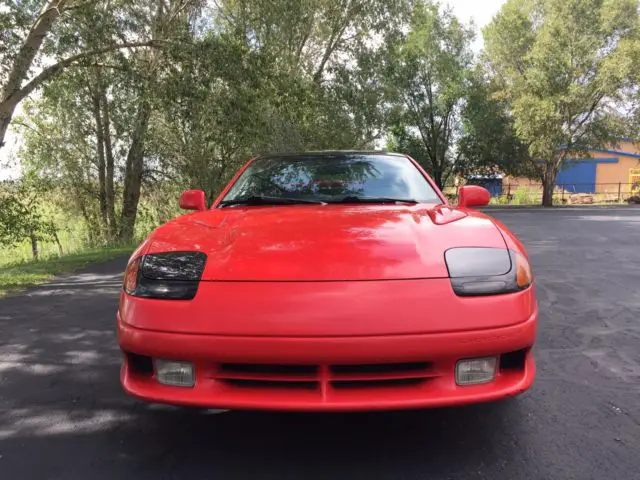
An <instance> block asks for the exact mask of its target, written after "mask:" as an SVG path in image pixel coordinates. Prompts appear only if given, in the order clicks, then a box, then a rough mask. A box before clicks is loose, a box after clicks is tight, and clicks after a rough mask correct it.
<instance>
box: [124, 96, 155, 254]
mask: <svg viewBox="0 0 640 480" xmlns="http://www.w3.org/2000/svg"><path fill="white" fill-rule="evenodd" d="M150 115H151V105H150V104H149V101H148V100H147V99H146V98H143V99H142V100H141V102H140V107H139V109H138V113H137V115H136V124H135V130H134V132H133V137H132V139H131V146H130V147H129V152H128V153H127V162H126V166H125V173H124V191H123V193H122V215H121V217H120V235H119V239H120V241H122V242H125V243H129V242H131V241H132V240H133V231H134V227H135V224H136V216H137V214H138V201H139V200H140V188H141V186H142V170H143V167H144V142H145V136H146V133H147V127H148V126H149V117H150Z"/></svg>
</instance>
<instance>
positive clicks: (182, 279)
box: [123, 252, 207, 300]
mask: <svg viewBox="0 0 640 480" xmlns="http://www.w3.org/2000/svg"><path fill="white" fill-rule="evenodd" d="M206 262H207V256H206V255H205V254H204V253H202V252H167V253H154V254H150V255H144V256H142V257H139V258H137V259H135V260H134V261H133V262H131V263H130V264H129V266H128V267H127V271H126V272H125V280H124V285H123V287H124V289H125V291H126V292H127V293H128V294H129V295H133V296H135V297H143V298H159V299H167V300H191V299H192V298H193V297H195V295H196V292H197V291H198V284H199V283H200V277H202V272H203V271H204V266H205V264H206Z"/></svg>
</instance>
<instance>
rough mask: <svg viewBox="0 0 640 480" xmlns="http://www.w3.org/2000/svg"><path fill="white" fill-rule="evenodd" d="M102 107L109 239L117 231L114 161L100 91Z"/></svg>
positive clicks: (107, 106) (107, 117) (104, 104)
mask: <svg viewBox="0 0 640 480" xmlns="http://www.w3.org/2000/svg"><path fill="white" fill-rule="evenodd" d="M102 106H103V109H102V111H103V115H102V120H103V127H104V151H105V157H106V160H107V172H106V175H107V178H106V184H105V193H106V195H107V218H108V220H109V237H110V238H111V239H113V238H115V237H116V234H117V231H118V223H117V220H116V193H115V188H114V185H113V183H114V164H115V162H114V160H113V145H112V144H111V127H110V125H111V121H110V119H109V105H108V103H107V96H106V94H105V92H104V90H102Z"/></svg>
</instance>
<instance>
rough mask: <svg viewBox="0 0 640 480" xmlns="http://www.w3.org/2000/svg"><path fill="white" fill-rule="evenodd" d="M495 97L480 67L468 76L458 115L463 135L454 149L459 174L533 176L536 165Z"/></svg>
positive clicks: (495, 92) (511, 120)
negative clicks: (463, 101) (457, 160)
mask: <svg viewBox="0 0 640 480" xmlns="http://www.w3.org/2000/svg"><path fill="white" fill-rule="evenodd" d="M496 94H497V88H496V86H495V84H494V83H493V82H492V81H490V80H487V78H486V77H485V76H484V74H483V72H482V70H481V69H480V68H476V69H475V70H474V72H473V74H472V75H471V77H470V84H469V86H468V88H467V94H466V101H465V104H464V107H463V108H462V113H461V122H462V133H461V136H460V138H459V140H458V144H457V149H458V152H459V154H460V158H461V159H462V161H461V162H459V163H458V172H457V173H459V174H462V175H467V174H489V175H490V174H495V173H499V172H500V173H506V174H509V175H514V176H526V177H535V176H536V175H537V173H538V172H537V169H536V165H535V164H534V163H533V162H532V161H531V157H530V156H529V150H528V149H527V146H526V145H524V144H523V143H522V142H521V141H520V139H519V138H518V136H517V135H516V131H515V126H514V124H513V118H512V117H511V116H510V115H509V113H508V104H507V102H506V101H505V100H504V99H501V98H500V97H499V96H498V95H496Z"/></svg>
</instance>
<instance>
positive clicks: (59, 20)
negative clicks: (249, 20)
mask: <svg viewBox="0 0 640 480" xmlns="http://www.w3.org/2000/svg"><path fill="white" fill-rule="evenodd" d="M114 3H121V2H114ZM129 3H132V2H129ZM160 3H163V2H160ZM114 6H115V5H113V4H110V2H107V4H104V5H101V2H92V1H90V2H86V1H83V0H76V1H68V0H47V1H35V0H28V1H18V0H13V1H9V2H7V3H6V4H3V10H2V11H1V12H0V28H1V30H0V31H1V33H0V148H2V146H3V144H4V137H5V135H6V133H7V129H8V128H9V125H10V124H11V119H12V118H13V114H14V112H15V110H16V107H17V106H18V104H20V102H22V101H23V100H24V99H25V98H26V97H28V96H29V95H30V94H31V93H32V92H33V91H34V90H36V89H37V88H39V87H40V86H42V85H43V84H44V83H45V82H47V81H49V80H50V79H51V78H52V77H54V76H55V75H57V74H58V73H60V72H61V71H63V70H64V69H66V68H69V67H71V66H77V65H83V64H86V63H87V62H91V60H92V59H93V58H94V57H95V56H97V55H100V54H103V53H107V52H113V51H117V50H119V49H124V48H135V47H142V46H150V45H152V43H153V42H150V41H149V40H145V39H144V37H145V35H144V32H143V31H142V30H140V31H138V32H137V33H138V34H139V35H137V38H138V39H139V41H126V40H122V39H123V38H126V37H125V36H124V35H118V36H116V37H111V38H102V39H101V40H102V41H100V42H86V43H85V42H79V41H78V37H77V35H75V34H74V32H75V31H76V29H77V28H78V26H79V25H80V24H82V23H83V22H84V21H86V20H87V18H90V17H93V18H96V15H94V14H95V13H96V12H100V11H101V12H102V13H107V14H109V13H112V12H115V11H117V10H118V9H117V8H114ZM103 17H104V16H103ZM113 20H114V21H115V20H116V18H113ZM113 23H114V22H113V21H112V22H111V24H113ZM102 26H103V24H101V23H99V22H98V23H94V24H92V27H94V28H95V31H96V32H100V31H103V28H102ZM120 28H121V30H120V32H119V33H120V34H122V33H124V32H123V31H122V24H121V25H120ZM45 60H46V61H45ZM36 72H37V73H36Z"/></svg>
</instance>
